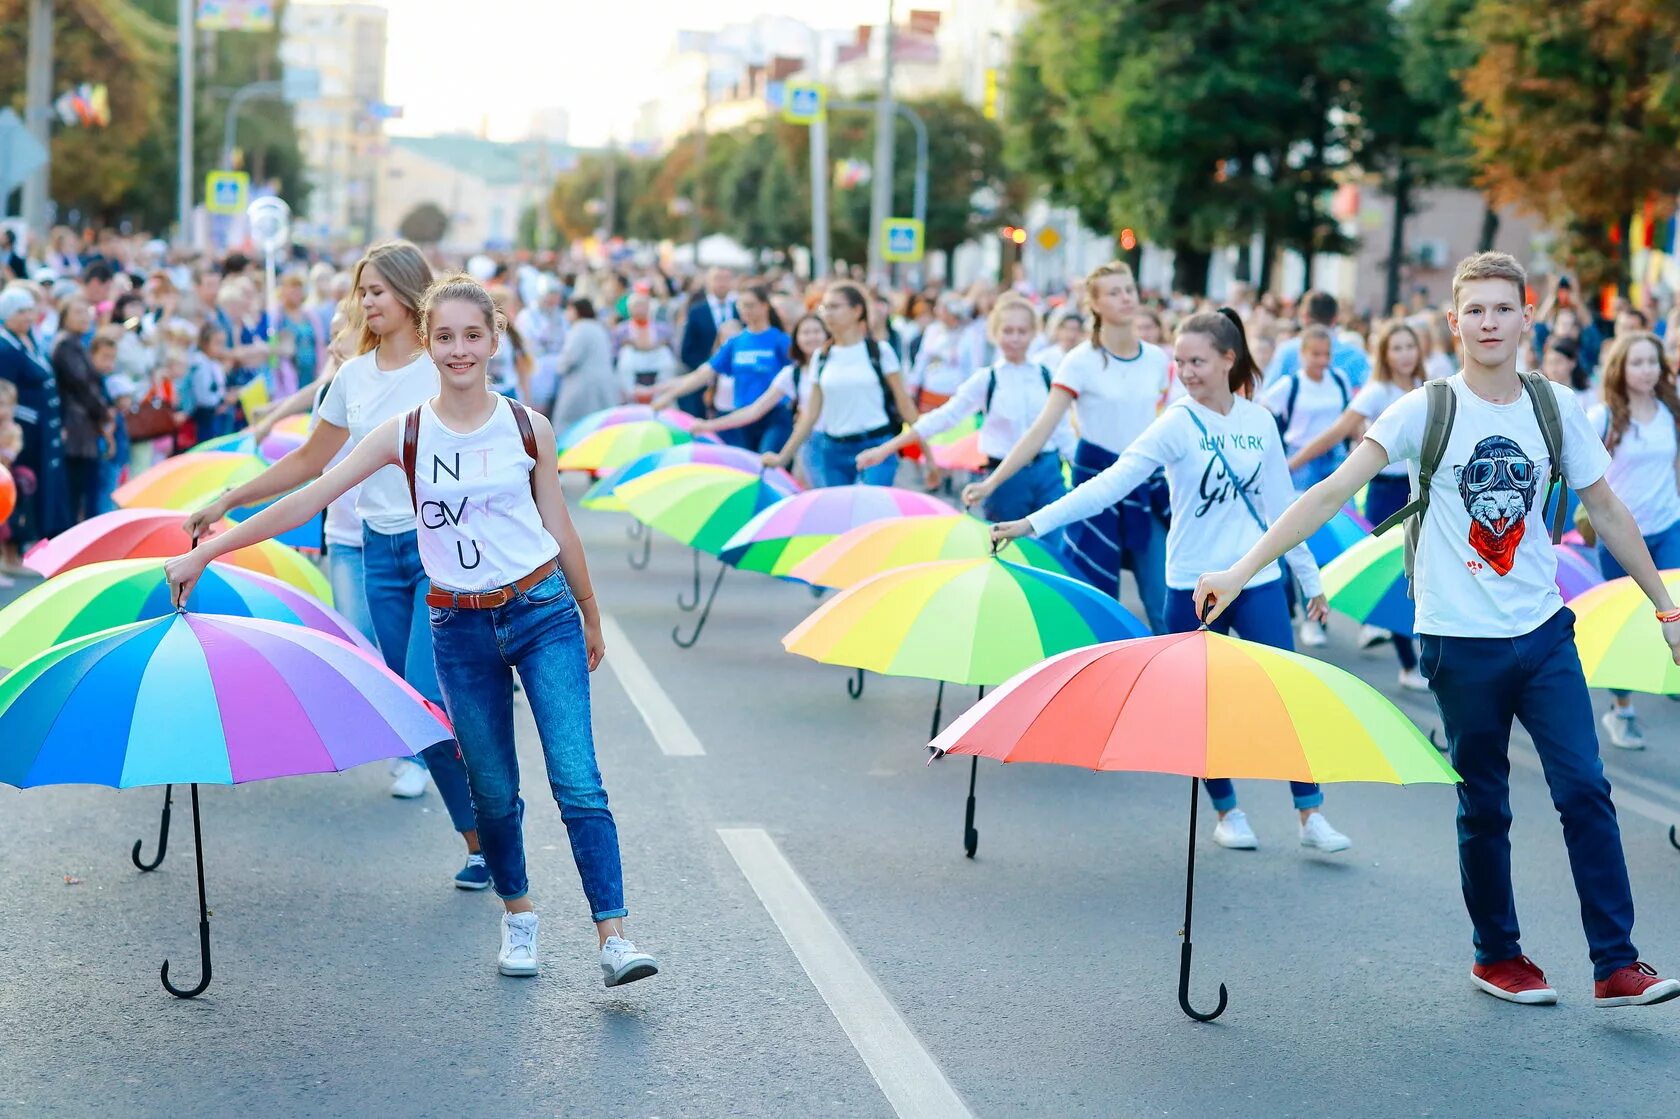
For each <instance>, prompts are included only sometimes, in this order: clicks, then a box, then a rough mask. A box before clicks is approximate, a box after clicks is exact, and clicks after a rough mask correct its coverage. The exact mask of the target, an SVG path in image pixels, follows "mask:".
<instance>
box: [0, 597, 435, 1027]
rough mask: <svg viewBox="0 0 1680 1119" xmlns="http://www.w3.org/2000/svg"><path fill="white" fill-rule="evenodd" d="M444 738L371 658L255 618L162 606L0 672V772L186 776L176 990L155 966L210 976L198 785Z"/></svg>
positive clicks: (15, 779)
mask: <svg viewBox="0 0 1680 1119" xmlns="http://www.w3.org/2000/svg"><path fill="white" fill-rule="evenodd" d="M449 737H450V731H449V730H448V728H447V727H445V726H444V724H443V723H442V722H440V721H439V720H438V718H437V716H436V715H434V714H432V712H431V711H429V710H428V709H427V708H426V705H425V702H424V701H423V700H422V699H421V698H420V696H419V695H418V694H416V693H415V691H414V690H413V689H412V688H410V687H409V686H408V685H407V684H405V683H403V682H402V680H401V679H399V678H398V677H396V676H394V675H393V674H392V673H391V672H390V670H389V669H387V668H386V667H385V665H384V663H383V662H381V661H380V660H379V659H378V658H376V657H371V656H369V655H367V654H366V653H364V652H362V651H361V650H360V649H358V648H356V647H355V646H354V645H350V644H347V643H345V642H343V641H340V640H339V639H338V638H336V637H330V636H328V635H327V634H324V633H321V632H318V631H316V630H313V629H308V628H305V627H304V626H298V625H290V624H288V623H285V622H273V621H268V620H266V619H259V618H229V617H222V616H219V615H215V614H185V613H171V614H169V615H166V616H165V617H162V618H155V619H153V620H151V621H146V622H136V623H135V624H133V625H128V626H120V627H118V628H116V629H108V630H102V631H100V632H98V633H94V634H90V635H88V636H86V637H81V638H78V639H76V640H74V641H67V642H65V643H64V644H62V645H55V646H53V647H52V648H51V649H48V650H47V651H46V652H44V653H41V654H40V655H39V656H37V657H35V658H33V659H32V660H29V661H27V662H25V663H24V664H22V665H20V666H19V667H18V668H17V669H16V670H15V671H14V672H12V674H11V675H9V676H7V677H5V678H4V679H0V782H4V783H5V784H8V785H15V786H16V787H18V788H20V789H28V788H36V787H38V786H42V785H106V786H109V787H112V788H117V789H128V788H134V787H136V786H140V785H172V784H190V785H192V805H193V846H194V849H195V850H196V852H197V854H198V907H199V924H198V930H199V953H200V959H201V965H202V971H201V975H200V979H199V982H198V984H197V985H196V986H194V987H192V988H189V989H182V988H178V987H176V986H174V985H173V984H171V983H170V981H169V965H168V964H167V963H165V964H164V966H163V973H162V979H163V985H164V988H165V989H166V990H168V991H169V993H170V994H172V995H176V996H177V997H180V998H192V997H194V996H196V995H199V994H202V993H203V992H204V990H205V989H206V988H207V987H208V986H209V985H210V975H211V967H210V920H209V917H210V914H209V909H208V907H207V905H206V899H205V893H204V844H203V837H202V833H201V830H200V826H199V808H198V786H199V785H201V784H216V785H231V784H240V783H243V782H247V781H260V780H264V779H267V778H272V777H290V776H294V775H299V774H306V773H333V772H337V771H339V770H345V769H350V768H351V767H353V766H358V765H363V764H366V763H367V762H372V761H379V760H382V759H385V758H397V757H410V756H412V755H413V754H415V753H417V752H419V751H420V750H422V749H424V748H426V747H427V746H430V745H432V744H434V743H436V742H440V741H443V740H445V739H447V738H449ZM171 795H172V794H171ZM164 805H165V807H164V821H165V827H166V828H167V821H168V812H169V800H168V799H166V800H165V802H164Z"/></svg>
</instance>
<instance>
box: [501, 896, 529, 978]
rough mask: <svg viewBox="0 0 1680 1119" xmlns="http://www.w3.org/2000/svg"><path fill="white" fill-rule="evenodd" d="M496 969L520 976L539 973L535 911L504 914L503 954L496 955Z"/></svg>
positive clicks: (503, 972) (504, 973) (505, 973)
mask: <svg viewBox="0 0 1680 1119" xmlns="http://www.w3.org/2000/svg"><path fill="white" fill-rule="evenodd" d="M496 970H497V971H499V972H501V973H502V974H503V975H512V976H515V977H519V978H523V977H527V976H532V975H535V974H537V915H536V914H535V913H529V912H527V913H504V914H502V954H501V955H500V956H497V957H496Z"/></svg>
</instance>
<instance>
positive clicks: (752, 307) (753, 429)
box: [653, 284, 793, 452]
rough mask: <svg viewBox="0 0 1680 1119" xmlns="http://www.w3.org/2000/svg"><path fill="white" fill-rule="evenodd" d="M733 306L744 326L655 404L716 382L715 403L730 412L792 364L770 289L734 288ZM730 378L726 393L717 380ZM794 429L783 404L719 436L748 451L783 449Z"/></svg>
mask: <svg viewBox="0 0 1680 1119" xmlns="http://www.w3.org/2000/svg"><path fill="white" fill-rule="evenodd" d="M735 310H736V311H737V312H738V313H739V314H740V316H741V323H742V329H741V330H739V331H738V332H736V334H735V335H734V336H733V337H731V338H730V339H729V340H728V341H727V342H725V343H724V344H723V345H721V346H719V347H718V349H717V352H716V353H715V354H713V355H712V356H711V359H710V360H708V361H707V362H706V364H704V365H702V366H701V367H700V368H698V369H696V370H694V372H692V373H688V374H686V375H684V376H682V377H678V378H677V379H676V380H674V381H672V382H670V383H669V384H668V385H666V386H665V387H664V388H663V389H662V390H661V391H660V393H659V395H658V396H657V397H656V398H655V399H654V402H653V405H654V407H655V408H669V407H671V405H672V404H673V403H674V402H675V401H677V400H678V399H679V398H681V397H683V396H686V395H688V394H689V393H693V392H698V391H699V390H700V389H703V388H705V387H706V386H707V385H710V384H717V385H718V393H717V397H718V398H719V399H717V400H715V401H714V403H716V404H717V406H718V408H719V410H720V411H723V412H728V411H732V410H733V409H734V407H735V406H736V405H737V404H739V405H746V404H751V403H752V402H753V401H755V400H757V399H758V398H759V397H760V396H762V395H764V391H765V390H766V389H768V388H769V387H770V382H771V381H773V380H775V379H776V374H777V373H780V372H781V371H782V367H783V366H784V365H786V364H787V362H788V347H789V345H790V339H789V338H788V335H787V331H785V330H783V329H782V324H781V321H780V319H779V318H778V317H777V315H776V309H775V308H774V307H772V306H771V305H770V289H769V288H767V287H765V286H764V285H763V284H745V285H742V286H741V287H740V288H739V289H737V290H736V292H735ZM721 377H727V378H729V385H728V389H729V391H728V395H727V397H725V394H724V386H723V385H722V384H721V383H720V382H719V378H721ZM792 432H793V410H792V409H791V408H790V407H789V406H788V405H787V404H785V403H784V404H779V405H777V406H776V407H775V408H773V409H771V410H770V412H769V413H768V414H766V415H765V416H763V417H761V418H760V419H757V420H754V421H753V422H752V423H750V424H747V425H745V426H744V427H737V428H732V429H727V430H724V431H722V432H720V434H721V435H722V436H723V438H724V439H725V440H726V441H727V442H729V443H730V444H732V445H734V446H737V447H744V448H745V449H747V450H749V451H760V452H763V451H779V450H781V448H782V444H783V443H785V442H787V437H788V436H789V435H790V434H792Z"/></svg>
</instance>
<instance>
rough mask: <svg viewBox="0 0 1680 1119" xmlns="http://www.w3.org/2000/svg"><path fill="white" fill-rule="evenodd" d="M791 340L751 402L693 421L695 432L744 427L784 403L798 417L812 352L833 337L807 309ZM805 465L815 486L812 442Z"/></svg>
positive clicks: (807, 398) (808, 386)
mask: <svg viewBox="0 0 1680 1119" xmlns="http://www.w3.org/2000/svg"><path fill="white" fill-rule="evenodd" d="M789 336H790V337H791V338H792V341H791V342H790V343H789V344H788V363H787V364H786V365H784V366H782V368H781V370H780V371H779V372H777V374H776V376H775V377H774V378H772V379H771V381H770V385H769V387H768V388H766V389H765V390H764V391H763V392H761V393H759V394H758V398H757V399H756V400H753V401H752V402H750V403H747V404H744V405H742V406H741V407H739V408H736V409H735V410H734V411H732V412H726V413H724V414H723V415H721V416H717V417H714V418H713V419H709V420H699V421H696V423H695V424H694V430H695V431H696V432H697V433H705V432H717V431H732V430H734V429H735V428H738V427H747V426H749V425H750V424H755V423H757V422H758V421H759V420H762V419H763V418H764V417H765V416H768V415H769V414H770V413H771V412H773V411H775V409H776V408H777V407H778V406H780V405H781V404H783V403H789V404H791V405H792V406H793V414H794V417H795V418H796V419H797V417H798V416H799V413H800V411H801V410H803V409H804V407H805V405H806V404H807V403H808V402H809V401H810V399H811V378H810V377H809V376H807V375H806V370H807V369H808V368H809V367H810V364H811V358H812V356H813V355H815V354H817V353H819V352H821V350H822V348H823V347H824V346H826V345H828V343H829V339H830V338H831V337H832V336H831V335H830V334H829V333H828V327H826V326H824V325H823V321H822V316H821V315H818V314H816V313H815V312H807V313H806V314H805V315H804V316H803V317H801V318H800V319H799V320H798V321H797V322H795V323H794V324H793V330H791V331H790V332H789ZM799 457H800V460H801V462H802V463H803V464H804V473H805V479H806V481H808V482H810V483H811V484H813V485H815V484H817V483H816V477H817V472H816V469H815V467H814V466H813V465H812V463H811V445H810V443H809V442H807V443H806V445H805V447H804V454H802V455H800V456H799Z"/></svg>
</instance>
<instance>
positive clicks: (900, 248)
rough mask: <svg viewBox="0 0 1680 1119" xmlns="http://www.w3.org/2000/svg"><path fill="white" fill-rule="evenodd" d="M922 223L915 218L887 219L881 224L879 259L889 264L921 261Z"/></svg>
mask: <svg viewBox="0 0 1680 1119" xmlns="http://www.w3.org/2000/svg"><path fill="white" fill-rule="evenodd" d="M923 239H924V230H923V226H922V223H921V222H919V221H917V220H916V219H915V218H888V219H887V220H886V221H884V222H882V223H881V249H882V251H881V259H882V260H885V261H887V262H888V263H891V264H914V263H915V262H916V261H918V260H920V259H922V252H923V250H924V246H923V244H922V242H923Z"/></svg>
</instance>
